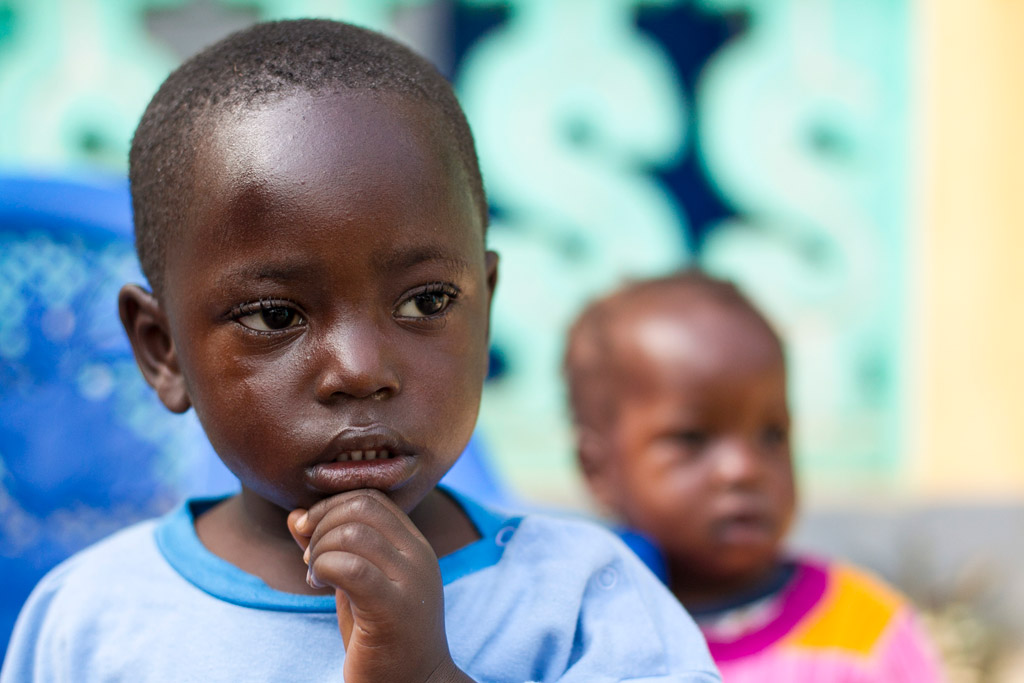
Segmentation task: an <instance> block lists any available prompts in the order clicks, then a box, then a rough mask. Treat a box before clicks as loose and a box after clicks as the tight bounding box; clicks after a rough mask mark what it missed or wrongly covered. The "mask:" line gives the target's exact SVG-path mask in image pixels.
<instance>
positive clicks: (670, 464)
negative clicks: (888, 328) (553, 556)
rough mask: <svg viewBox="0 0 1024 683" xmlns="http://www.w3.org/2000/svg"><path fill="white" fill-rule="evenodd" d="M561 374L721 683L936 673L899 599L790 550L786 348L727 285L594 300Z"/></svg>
mask: <svg viewBox="0 0 1024 683" xmlns="http://www.w3.org/2000/svg"><path fill="white" fill-rule="evenodd" d="M565 369H566V375H567V379H568V383H569V395H570V401H571V406H572V410H573V413H574V419H575V425H576V430H577V434H578V455H579V460H580V464H581V466H582V470H583V473H584V476H585V478H586V480H587V482H588V484H589V486H590V488H591V490H592V491H593V493H594V495H595V497H596V498H597V499H598V501H600V502H601V503H602V504H603V505H605V506H606V507H607V508H608V509H609V510H611V511H613V512H614V513H616V514H617V515H618V516H619V517H620V518H621V520H622V521H623V522H624V523H625V524H626V525H628V527H629V528H630V529H632V530H633V531H635V532H639V533H640V534H642V535H643V536H644V537H646V538H648V539H650V540H651V541H653V543H654V545H655V546H656V548H657V549H658V550H659V551H660V555H661V558H663V562H664V565H663V567H662V569H663V571H664V573H665V579H666V581H667V583H668V586H669V588H670V589H671V590H672V592H673V593H675V595H676V597H678V598H679V600H680V601H681V602H682V603H683V604H684V605H685V606H686V607H687V608H688V609H689V610H690V613H691V614H693V615H694V617H695V618H696V619H697V623H698V625H699V626H700V627H701V629H702V631H703V632H704V635H705V637H706V638H707V640H708V644H709V646H710V648H711V654H712V656H713V657H714V658H715V661H716V663H717V664H718V666H719V669H720V670H721V672H722V678H723V680H724V681H726V683H739V682H746V681H751V682H753V681H757V682H758V683H773V682H778V683H802V682H807V683H811V682H814V683H822V682H828V681H858V682H865V683H867V682H876V683H899V682H905V683H928V682H929V681H936V680H940V676H939V673H938V670H937V668H936V665H935V663H934V661H933V659H932V657H931V655H930V648H929V647H928V644H927V642H926V641H925V639H924V638H923V637H922V635H921V634H920V632H919V631H918V630H917V627H916V626H915V623H914V617H913V614H912V612H911V609H910V607H909V606H908V605H907V604H906V602H905V601H904V600H903V599H902V598H901V597H900V596H899V595H897V594H896V593H895V592H894V591H892V590H891V589H890V588H888V587H886V586H884V585H882V584H881V583H879V582H878V581H877V580H875V579H873V578H870V577H868V576H866V575H865V574H864V573H862V572H860V571H857V570H855V569H853V568H850V567H847V566H844V565H841V564H822V563H818V562H815V561H812V560H808V559H805V558H789V557H787V556H786V555H785V554H784V553H783V551H782V548H781V544H782V541H783V538H784V537H785V534H786V531H787V529H788V528H789V525H790V521H791V520H792V517H793V511H794V498H795V496H794V485H793V470H792V463H791V460H790V444H789V429H790V425H789V411H788V407H787V399H786V370H785V363H784V358H783V349H782V343H781V341H780V339H779V337H778V336H777V335H776V334H775V332H774V331H773V330H772V328H771V326H770V325H769V324H768V322H767V321H766V320H765V318H764V317H763V316H762V315H761V314H760V313H759V312H758V311H757V310H756V309H755V308H754V306H753V305H752V304H751V303H750V302H749V301H748V300H747V299H746V298H744V297H743V295H742V294H740V293H739V292H738V291H737V290H736V289H735V288H734V287H733V286H732V285H730V284H727V283H725V282H722V281H719V280H715V279H712V278H710V277H708V276H706V275H703V274H700V273H699V272H696V271H687V272H684V273H682V274H677V275H672V276H669V277H665V278H662V279H656V280H650V281H646V282H640V283H636V284H632V285H630V286H627V287H625V288H624V289H622V290H621V291H619V292H617V293H614V294H612V295H611V296H609V297H607V298H605V299H603V300H600V301H597V302H595V303H593V304H591V305H590V306H589V307H588V308H587V309H586V310H585V311H584V312H583V313H582V315H581V316H580V317H579V319H578V320H577V322H576V323H575V325H574V327H573V328H572V331H571V333H570V338H569V344H568V350H567V354H566V361H565Z"/></svg>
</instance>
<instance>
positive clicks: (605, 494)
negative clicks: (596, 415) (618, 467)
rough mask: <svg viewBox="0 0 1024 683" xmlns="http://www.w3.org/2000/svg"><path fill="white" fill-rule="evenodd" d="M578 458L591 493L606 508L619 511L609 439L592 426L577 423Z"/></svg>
mask: <svg viewBox="0 0 1024 683" xmlns="http://www.w3.org/2000/svg"><path fill="white" fill-rule="evenodd" d="M576 459H577V461H578V462H579V465H580V471H581V472H582V473H583V479H584V481H586V482H587V486H588V487H589V488H590V492H591V494H592V495H593V496H594V498H595V499H596V500H597V502H598V503H600V504H601V505H602V506H603V507H605V508H606V509H608V510H610V511H612V512H617V511H618V496H617V495H616V494H617V491H618V488H617V487H616V485H615V483H616V482H615V479H616V477H615V474H614V472H613V471H612V470H613V469H614V468H613V467H612V462H611V458H610V454H609V452H608V444H607V440H606V439H605V437H604V436H603V435H601V434H600V433H598V432H597V431H596V430H594V429H592V428H590V427H584V426H581V425H576Z"/></svg>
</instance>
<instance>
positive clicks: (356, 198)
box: [187, 90, 483, 253]
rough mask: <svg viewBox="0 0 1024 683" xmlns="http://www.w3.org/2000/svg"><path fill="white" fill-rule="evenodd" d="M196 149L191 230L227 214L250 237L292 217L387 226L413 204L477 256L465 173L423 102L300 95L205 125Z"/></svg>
mask: <svg viewBox="0 0 1024 683" xmlns="http://www.w3.org/2000/svg"><path fill="white" fill-rule="evenodd" d="M197 141H198V143H199V144H198V149H197V150H196V155H195V163H194V165H193V168H192V180H191V188H192V195H191V197H189V198H188V201H189V204H190V209H189V220H188V221H187V222H188V223H189V224H192V225H202V226H215V225H217V224H218V221H219V220H220V219H222V218H223V216H224V211H225V210H226V211H229V212H230V214H231V217H232V218H235V219H241V220H246V221H250V222H251V223H252V224H253V227H258V226H257V223H259V222H260V221H264V222H266V223H268V224H274V223H275V221H278V219H279V218H281V215H275V212H277V213H278V214H282V215H283V214H286V213H287V214H288V216H289V217H290V218H294V216H295V214H296V211H301V212H313V213H315V214H320V215H326V214H327V213H333V214H334V215H335V216H344V215H345V214H356V213H359V212H360V211H363V213H364V215H365V214H366V213H367V212H373V213H375V214H377V215H379V217H380V219H381V220H384V221H386V220H389V219H392V218H395V219H398V218H399V217H398V216H389V215H388V214H387V212H388V211H395V210H399V211H404V212H405V214H408V212H409V211H408V210H409V208H410V206H409V205H410V202H411V201H414V200H413V199H412V198H419V201H421V202H423V201H426V202H430V203H431V204H432V206H433V208H434V209H435V210H436V211H438V212H441V213H444V214H447V215H448V216H449V220H448V221H446V224H448V225H450V226H451V228H452V229H453V230H454V231H456V232H457V233H459V234H460V237H464V238H466V239H468V240H470V241H472V242H473V243H474V245H475V244H476V243H477V242H479V243H480V247H481V248H480V251H481V253H482V244H483V229H482V227H481V226H480V224H479V219H478V217H477V216H478V213H477V211H476V208H475V204H474V199H473V194H472V190H471V187H470V184H469V183H468V182H467V175H466V172H465V170H464V168H463V166H462V164H461V160H460V157H459V155H458V153H457V151H456V150H455V149H454V145H453V144H452V140H451V135H450V133H449V132H448V130H447V128H446V127H445V125H444V119H443V116H442V115H441V113H440V112H439V110H438V109H437V108H436V107H435V106H434V105H432V104H430V103H428V102H426V101H423V100H418V99H415V98H412V97H409V96H405V95H399V94H394V93H377V92H369V91H358V90H356V91H353V90H348V91H341V92H334V93H329V94H313V93H308V92H302V91H299V92H295V93H292V94H290V95H287V96H285V97H281V98H278V99H275V100H273V101H270V102H267V103H264V104H259V105H256V106H250V107H246V108H243V109H239V110H234V111H228V112H223V113H220V114H218V115H215V116H211V117H210V118H209V119H208V120H207V121H206V122H205V126H204V127H203V128H202V134H201V135H200V136H199V137H198V138H197ZM278 225H279V223H278Z"/></svg>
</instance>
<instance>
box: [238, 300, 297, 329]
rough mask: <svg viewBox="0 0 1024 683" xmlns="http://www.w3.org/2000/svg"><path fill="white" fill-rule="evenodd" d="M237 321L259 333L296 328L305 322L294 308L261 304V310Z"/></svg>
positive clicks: (240, 317)
mask: <svg viewBox="0 0 1024 683" xmlns="http://www.w3.org/2000/svg"><path fill="white" fill-rule="evenodd" d="M235 320H236V321H237V322H238V323H240V324H241V325H244V326H245V327H248V328H249V329H250V330H256V331H257V332H272V331H274V330H284V329H287V328H289V327H296V326H297V325H301V324H302V323H303V322H304V320H303V319H302V316H301V315H299V312H298V311H296V310H295V309H294V308H292V307H290V306H278V305H275V304H269V305H268V304H261V305H260V308H259V310H257V311H255V312H253V313H248V314H243V315H240V316H238V317H237V318H235Z"/></svg>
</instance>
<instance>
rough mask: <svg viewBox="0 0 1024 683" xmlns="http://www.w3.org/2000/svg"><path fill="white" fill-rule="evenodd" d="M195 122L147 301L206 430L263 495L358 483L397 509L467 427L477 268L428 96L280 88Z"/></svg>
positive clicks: (451, 155)
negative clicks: (163, 258) (178, 202)
mask: <svg viewBox="0 0 1024 683" xmlns="http://www.w3.org/2000/svg"><path fill="white" fill-rule="evenodd" d="M203 142H204V148H203V149H201V150H200V151H199V153H198V160H197V163H196V167H195V169H194V183H195V184H194V195H193V196H192V197H189V198H183V200H182V201H189V202H190V214H189V216H190V217H189V219H188V224H187V225H186V226H185V227H184V229H183V230H182V237H181V239H180V241H179V242H178V243H177V244H176V246H175V249H174V251H173V253H171V254H169V255H168V259H167V264H166V280H165V281H166V289H165V296H164V300H163V302H162V303H163V306H164V310H165V311H166V313H167V317H168V319H169V322H170V329H171V332H172V337H173V341H174V345H175V347H176V353H177V362H178V365H179V367H180V372H181V376H182V380H183V382H184V385H185V388H186V391H187V394H188V398H189V401H190V402H191V404H192V405H193V406H194V407H195V410H196V413H197V414H198V416H199V419H200V420H201V422H202V424H203V427H204V428H205V430H206V433H207V435H208V436H209V438H210V441H211V443H212V444H213V446H214V448H215V449H216V451H217V453H218V454H219V455H220V457H221V458H222V459H223V460H224V462H225V464H226V465H227V466H228V467H229V468H230V469H231V470H232V471H233V472H234V473H235V474H236V475H237V476H238V477H239V479H240V480H241V481H242V484H243V490H247V491H252V492H255V493H256V494H257V495H258V496H259V497H261V498H263V499H266V500H269V501H271V502H273V503H275V504H276V505H278V506H281V507H283V508H293V507H309V506H310V505H311V504H312V503H313V502H315V501H316V500H319V499H322V498H325V497H327V496H329V495H333V494H335V493H339V492H341V491H345V490H351V489H357V488H377V489H381V490H383V491H385V492H387V493H388V494H389V496H391V497H392V499H394V500H395V502H396V503H398V505H399V506H400V507H402V508H403V509H405V510H406V512H409V511H410V510H411V509H412V508H413V507H415V505H416V504H417V503H418V502H419V501H420V500H421V499H422V497H423V496H424V495H425V494H426V493H427V492H428V491H429V490H430V489H431V488H432V487H433V486H434V485H435V484H436V483H437V481H438V480H439V479H440V478H441V476H442V475H443V474H444V473H445V472H446V471H447V470H448V468H449V467H450V466H451V465H452V463H454V461H455V460H456V458H457V457H458V456H459V454H460V453H461V451H462V449H463V448H464V447H465V445H466V443H467V441H468V440H469V437H470V434H471V432H472V430H473V426H474V423H475V421H476V416H477V410H478V406H479V401H480V392H481V386H482V383H483V379H484V375H485V372H486V366H487V330H488V311H489V306H490V297H491V292H492V289H493V285H494V277H495V272H496V257H495V256H494V255H493V254H490V253H486V254H485V250H484V242H483V229H482V226H481V225H480V219H479V211H478V208H477V207H476V206H475V205H474V202H473V198H472V196H471V194H470V190H469V186H468V184H467V183H466V182H465V180H464V177H465V176H464V174H463V172H462V169H461V166H460V162H459V159H458V156H457V154H456V153H455V152H454V151H449V148H450V147H451V138H450V136H448V135H446V133H445V132H444V128H443V124H442V122H441V117H440V115H439V114H437V113H436V112H435V111H434V110H433V109H431V108H430V107H429V106H428V105H425V104H422V103H419V102H416V101H415V100H412V99H407V98H402V97H399V96H396V95H382V94H370V93H366V92H345V93H341V94H333V95H326V96H312V95H310V94H307V93H297V94H293V95H291V96H289V97H288V98H287V99H285V100H283V101H281V102H277V103H274V104H270V105H266V106H264V107H260V108H258V109H256V110H255V111H246V112H244V113H242V114H238V115H229V116H226V117H224V118H221V119H219V120H218V122H217V123H216V124H215V125H214V126H213V127H212V128H211V129H209V130H208V134H207V135H206V136H205V137H204V140H203ZM382 448H387V449H388V450H389V455H390V456H391V457H389V458H387V459H385V458H383V457H381V458H377V459H375V460H373V461H372V462H370V461H368V460H366V459H365V458H367V456H368V455H369V454H368V453H367V451H370V450H375V451H380V450H381V449H382ZM356 451H362V457H363V458H364V459H363V460H362V461H358V462H357V461H355V458H357V457H359V456H360V454H358V453H356ZM380 455H383V454H380ZM396 456H397V457H396ZM339 457H341V458H343V459H347V460H348V462H344V463H341V462H337V460H338V458H339Z"/></svg>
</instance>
